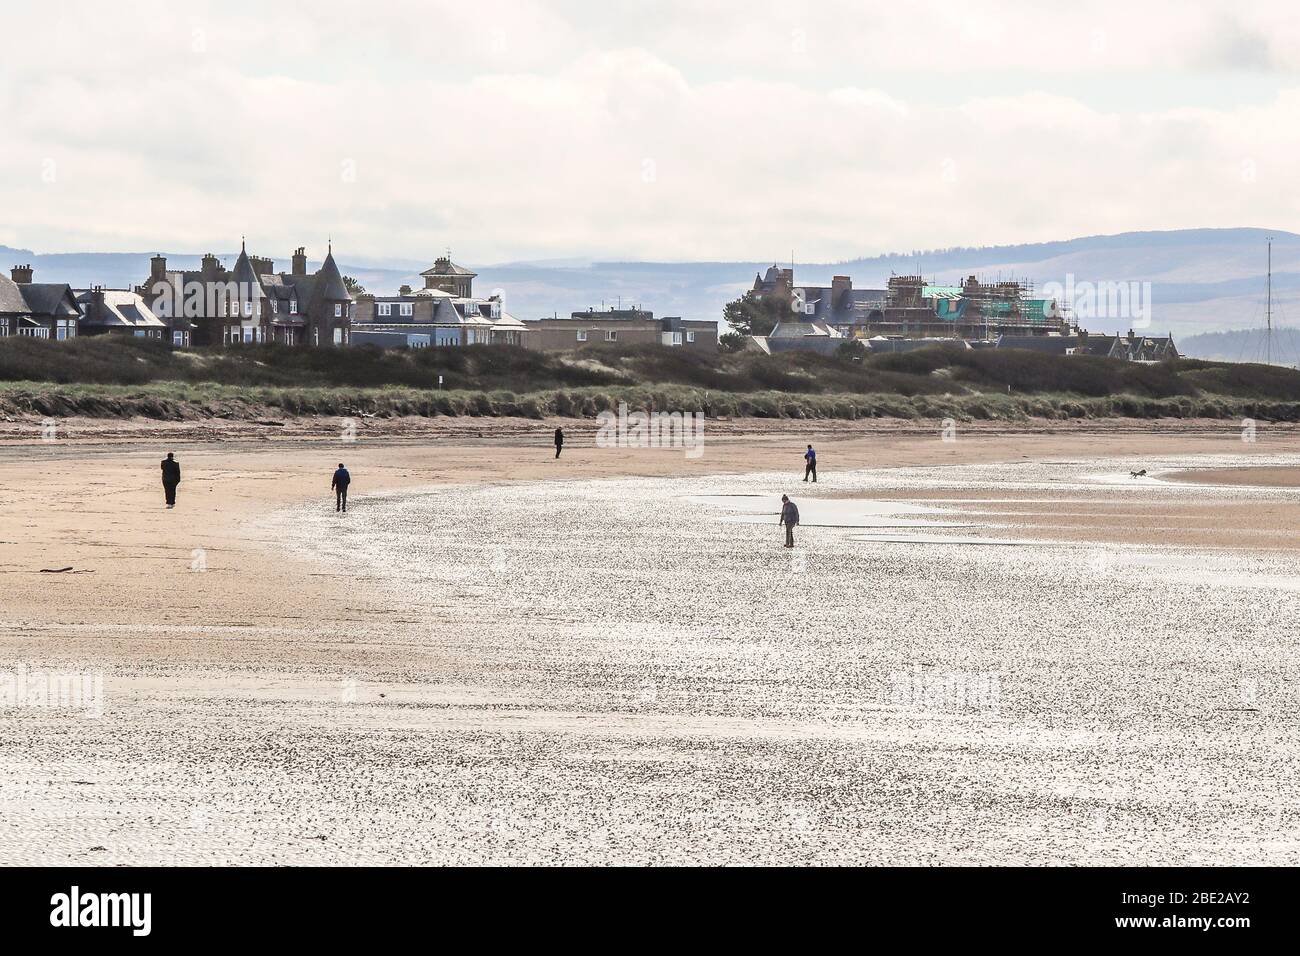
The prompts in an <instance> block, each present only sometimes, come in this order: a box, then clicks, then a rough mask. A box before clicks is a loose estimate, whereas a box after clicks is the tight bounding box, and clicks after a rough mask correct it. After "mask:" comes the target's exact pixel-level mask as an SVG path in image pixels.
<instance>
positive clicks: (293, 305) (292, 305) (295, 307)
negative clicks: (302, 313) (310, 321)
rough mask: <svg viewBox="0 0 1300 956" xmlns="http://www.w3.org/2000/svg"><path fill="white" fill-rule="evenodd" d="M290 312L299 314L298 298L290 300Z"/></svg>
mask: <svg viewBox="0 0 1300 956" xmlns="http://www.w3.org/2000/svg"><path fill="white" fill-rule="evenodd" d="M289 314H290V315H297V314H298V300H297V299H290V300H289Z"/></svg>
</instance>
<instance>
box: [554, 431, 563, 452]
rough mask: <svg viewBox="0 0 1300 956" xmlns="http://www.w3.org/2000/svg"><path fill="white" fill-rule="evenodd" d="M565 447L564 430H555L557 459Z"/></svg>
mask: <svg viewBox="0 0 1300 956" xmlns="http://www.w3.org/2000/svg"><path fill="white" fill-rule="evenodd" d="M563 447H564V429H563V428H557V429H555V457H556V458H559V457H560V449H562V448H563Z"/></svg>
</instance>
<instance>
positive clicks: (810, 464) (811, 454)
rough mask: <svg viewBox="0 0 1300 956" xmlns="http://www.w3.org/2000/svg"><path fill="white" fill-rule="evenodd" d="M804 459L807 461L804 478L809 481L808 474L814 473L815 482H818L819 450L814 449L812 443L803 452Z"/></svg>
mask: <svg viewBox="0 0 1300 956" xmlns="http://www.w3.org/2000/svg"><path fill="white" fill-rule="evenodd" d="M803 460H804V461H805V462H806V464H805V465H804V469H803V480H804V481H807V480H808V476H809V475H812V480H813V484H814V485H815V484H817V452H815V451H813V446H812V445H809V446H808V450H807V451H806V452H804V453H803Z"/></svg>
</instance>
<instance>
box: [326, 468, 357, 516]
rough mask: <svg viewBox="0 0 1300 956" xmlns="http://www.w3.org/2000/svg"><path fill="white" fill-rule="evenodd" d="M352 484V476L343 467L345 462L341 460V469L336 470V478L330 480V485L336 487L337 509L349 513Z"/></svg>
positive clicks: (335, 500) (335, 499) (335, 502)
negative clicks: (350, 486)
mask: <svg viewBox="0 0 1300 956" xmlns="http://www.w3.org/2000/svg"><path fill="white" fill-rule="evenodd" d="M350 484H352V476H351V475H349V474H348V470H347V469H346V468H344V467H343V462H339V470H338V471H336V472H334V480H333V481H331V482H330V487H331V488H333V489H334V510H335V511H341V512H343V513H344V514H347V513H348V485H350Z"/></svg>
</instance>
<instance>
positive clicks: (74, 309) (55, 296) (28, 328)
mask: <svg viewBox="0 0 1300 956" xmlns="http://www.w3.org/2000/svg"><path fill="white" fill-rule="evenodd" d="M11 276H12V278H10V277H6V276H4V275H0V336H8V335H26V336H30V337H32V338H37V339H59V340H62V339H71V338H76V335H77V321H78V320H79V319H80V318H81V308H80V307H79V306H78V305H77V298H76V296H75V295H74V294H73V292H72V288H71V287H70V286H69V285H67V284H66V283H58V282H33V281H32V267H31V266H14V268H13V271H12V273H11Z"/></svg>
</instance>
